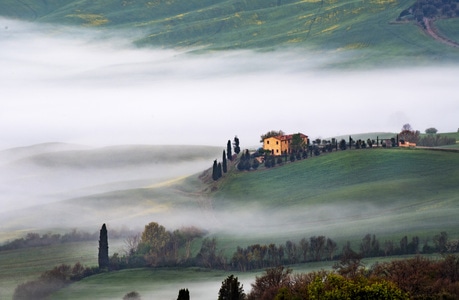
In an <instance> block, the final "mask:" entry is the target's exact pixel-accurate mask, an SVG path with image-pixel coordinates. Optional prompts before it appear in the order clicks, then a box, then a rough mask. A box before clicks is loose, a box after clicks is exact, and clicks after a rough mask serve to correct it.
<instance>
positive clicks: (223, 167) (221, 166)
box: [212, 136, 241, 181]
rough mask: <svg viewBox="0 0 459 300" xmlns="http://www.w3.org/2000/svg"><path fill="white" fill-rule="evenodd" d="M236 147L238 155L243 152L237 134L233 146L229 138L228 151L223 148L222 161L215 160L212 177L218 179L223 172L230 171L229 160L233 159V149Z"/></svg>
mask: <svg viewBox="0 0 459 300" xmlns="http://www.w3.org/2000/svg"><path fill="white" fill-rule="evenodd" d="M233 148H234V153H235V154H236V155H237V154H239V152H241V147H240V146H239V138H238V137H237V136H235V137H234V142H233V147H231V140H228V142H227V144H226V151H225V150H223V155H222V162H218V161H217V160H214V164H213V166H212V179H213V180H214V181H217V180H218V179H220V178H221V177H223V174H224V173H226V172H228V160H229V161H232V160H233V154H232V149H233Z"/></svg>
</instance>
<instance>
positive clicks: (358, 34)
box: [0, 0, 459, 68]
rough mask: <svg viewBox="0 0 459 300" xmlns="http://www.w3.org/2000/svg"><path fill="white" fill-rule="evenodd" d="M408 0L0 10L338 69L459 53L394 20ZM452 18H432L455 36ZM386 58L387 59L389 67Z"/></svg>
mask: <svg viewBox="0 0 459 300" xmlns="http://www.w3.org/2000/svg"><path fill="white" fill-rule="evenodd" d="M412 4H413V1H408V0H370V1H360V0H359V1H357V0H345V1H336V0H323V1H319V0H309V1H298V0H282V1H278V0H269V1H267V0H254V1H237V0H219V1H184V0H169V1H141V0H126V1H111V2H98V1H89V0H79V1H76V0H66V1H43V2H41V1H40V2H37V1H33V0H24V1H20V2H17V1H13V0H6V1H2V3H1V4H0V15H3V16H6V17H13V18H20V19H23V20H30V21H34V22H41V23H53V24H61V25H71V26H76V27H82V28H97V29H100V30H105V29H110V30H115V31H118V32H119V33H122V34H124V33H127V32H128V34H127V35H128V36H129V39H130V40H131V41H132V42H133V43H134V44H136V45H138V46H148V47H156V48H175V49H186V50H193V51H198V52H200V51H210V50H229V49H256V50H262V51H271V50H275V49H284V50H285V49H290V48H294V49H298V50H301V51H303V50H306V51H309V52H313V53H317V54H320V55H323V56H324V58H325V57H328V58H336V57H340V59H339V60H336V59H332V60H331V62H330V64H333V65H335V66H336V65H337V66H340V67H353V68H356V67H359V66H367V65H373V66H384V67H388V66H389V65H393V66H400V65H408V66H414V65H416V66H419V65H425V64H430V63H432V62H434V63H436V64H438V63H447V62H450V61H452V60H455V61H456V60H457V59H458V58H459V52H458V51H457V50H455V49H454V48H451V47H448V46H445V45H443V44H441V43H438V42H436V41H435V40H434V39H432V38H431V37H429V36H427V35H426V34H425V33H424V32H423V31H422V30H421V29H420V28H419V26H417V25H416V24H414V23H405V22H404V23H400V22H396V19H397V17H398V16H399V14H400V12H401V11H402V10H404V9H406V8H408V7H409V6H411V5H412ZM457 22H458V21H457V19H450V20H441V21H439V22H437V25H438V28H439V29H440V30H441V31H442V33H443V34H444V35H445V36H447V37H449V38H450V39H453V40H458V35H457V30H455V29H456V28H457V26H456V25H457ZM388 63H389V65H388Z"/></svg>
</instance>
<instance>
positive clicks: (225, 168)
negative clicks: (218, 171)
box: [222, 150, 228, 173]
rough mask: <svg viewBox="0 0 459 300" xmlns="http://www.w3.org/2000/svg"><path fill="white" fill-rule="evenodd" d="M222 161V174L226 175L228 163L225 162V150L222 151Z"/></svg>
mask: <svg viewBox="0 0 459 300" xmlns="http://www.w3.org/2000/svg"><path fill="white" fill-rule="evenodd" d="M222 159H223V162H222V168H223V173H226V172H228V163H227V161H226V152H225V150H223V157H222Z"/></svg>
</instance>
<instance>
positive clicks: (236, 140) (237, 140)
mask: <svg viewBox="0 0 459 300" xmlns="http://www.w3.org/2000/svg"><path fill="white" fill-rule="evenodd" d="M233 146H234V153H236V154H239V152H241V147H240V146H239V138H238V137H237V136H235V137H234V143H233Z"/></svg>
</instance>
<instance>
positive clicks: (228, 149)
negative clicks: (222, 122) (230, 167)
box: [226, 140, 233, 160]
mask: <svg viewBox="0 0 459 300" xmlns="http://www.w3.org/2000/svg"><path fill="white" fill-rule="evenodd" d="M226 157H227V158H228V159H229V160H233V153H232V152H231V141H230V140H228V143H227V144H226Z"/></svg>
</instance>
